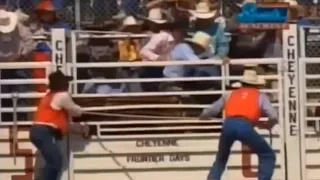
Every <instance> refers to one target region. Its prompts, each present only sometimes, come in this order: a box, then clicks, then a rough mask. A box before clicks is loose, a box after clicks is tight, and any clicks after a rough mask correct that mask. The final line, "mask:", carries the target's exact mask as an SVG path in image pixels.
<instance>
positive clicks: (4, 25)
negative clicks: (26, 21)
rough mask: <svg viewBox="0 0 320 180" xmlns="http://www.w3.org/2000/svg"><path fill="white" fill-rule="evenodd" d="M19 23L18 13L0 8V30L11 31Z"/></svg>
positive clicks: (3, 31)
mask: <svg viewBox="0 0 320 180" xmlns="http://www.w3.org/2000/svg"><path fill="white" fill-rule="evenodd" d="M17 24H18V15H17V14H16V13H13V12H8V11H5V10H3V9H1V10H0V32H2V33H10V32H12V31H13V30H14V29H15V28H16V26H17Z"/></svg>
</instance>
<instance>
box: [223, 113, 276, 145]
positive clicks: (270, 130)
mask: <svg viewBox="0 0 320 180" xmlns="http://www.w3.org/2000/svg"><path fill="white" fill-rule="evenodd" d="M228 118H238V119H243V120H247V119H248V118H246V117H244V116H231V117H227V118H226V119H228ZM267 130H268V131H269V139H270V141H269V145H270V146H271V147H272V143H273V138H272V137H273V134H272V129H267Z"/></svg>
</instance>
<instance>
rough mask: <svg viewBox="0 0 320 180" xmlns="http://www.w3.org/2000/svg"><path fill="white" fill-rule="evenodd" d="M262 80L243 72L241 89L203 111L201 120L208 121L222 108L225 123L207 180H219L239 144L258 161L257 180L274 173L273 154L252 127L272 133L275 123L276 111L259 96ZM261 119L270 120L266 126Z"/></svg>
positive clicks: (255, 74)
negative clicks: (237, 143)
mask: <svg viewBox="0 0 320 180" xmlns="http://www.w3.org/2000/svg"><path fill="white" fill-rule="evenodd" d="M263 84H264V80H263V79H261V78H259V77H258V75H257V73H256V71H254V70H245V72H244V76H243V79H242V87H240V88H239V89H236V90H233V91H232V92H231V94H228V95H224V96H222V97H221V98H220V99H219V100H218V101H216V102H214V103H213V104H212V105H211V106H210V107H209V108H207V109H204V110H203V112H202V114H201V116H200V119H202V120H206V119H210V117H212V116H216V115H217V114H219V113H220V111H221V110H222V109H223V108H224V110H225V117H226V118H225V120H224V123H223V127H222V132H221V135H220V139H219V147H218V153H217V156H216V160H215V162H214V164H213V167H212V168H211V170H210V173H209V175H208V180H220V179H221V176H222V174H223V172H224V170H225V167H226V164H227V161H228V158H229V155H230V151H231V147H232V145H233V143H234V142H235V141H236V140H238V141H240V142H241V143H243V144H246V145H247V146H248V147H249V148H250V149H251V150H252V151H253V152H255V153H256V154H257V155H258V158H259V168H258V169H259V170H258V180H271V177H272V175H273V172H274V169H275V161H276V157H275V153H274V152H273V150H272V148H271V147H270V146H269V145H268V143H267V142H266V141H265V140H264V139H263V137H262V136H261V135H259V134H258V133H257V132H256V131H255V130H254V126H255V125H257V126H260V127H263V128H268V129H271V128H272V127H273V126H274V125H275V124H276V123H277V121H278V115H277V112H276V110H275V109H274V108H273V107H272V106H271V102H270V101H269V99H268V98H267V96H266V95H265V94H263V93H261V92H259V89H258V88H259V86H261V85H263ZM261 115H266V116H268V118H269V121H267V122H259V119H260V117H261Z"/></svg>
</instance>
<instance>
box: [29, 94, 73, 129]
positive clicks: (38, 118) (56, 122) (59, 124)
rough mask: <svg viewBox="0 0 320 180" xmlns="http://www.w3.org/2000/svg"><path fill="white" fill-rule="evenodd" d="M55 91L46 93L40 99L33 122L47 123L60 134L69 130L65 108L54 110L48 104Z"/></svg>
mask: <svg viewBox="0 0 320 180" xmlns="http://www.w3.org/2000/svg"><path fill="white" fill-rule="evenodd" d="M54 95H55V93H48V94H47V95H45V97H43V98H42V99H41V100H40V103H39V105H38V108H37V111H36V113H35V118H34V124H43V125H48V126H51V127H53V128H56V129H58V130H60V132H61V133H62V135H65V134H67V133H68V131H69V123H68V114H67V112H66V111H65V110H63V109H61V110H55V109H53V108H52V107H51V106H50V104H51V101H52V99H53V97H54Z"/></svg>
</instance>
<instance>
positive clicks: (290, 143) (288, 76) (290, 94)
mask: <svg viewBox="0 0 320 180" xmlns="http://www.w3.org/2000/svg"><path fill="white" fill-rule="evenodd" d="M297 30H298V29H297V26H296V25H295V24H290V28H289V29H286V30H284V31H283V57H284V63H285V69H286V71H285V73H284V87H285V88H284V98H285V99H284V104H285V119H284V123H283V124H285V129H286V131H285V138H286V148H287V151H286V154H287V157H291V158H287V160H286V161H287V162H286V164H287V170H288V172H287V176H288V177H287V179H293V180H294V179H297V178H300V177H301V169H300V159H299V158H292V157H299V156H300V149H299V147H300V145H299V135H298V130H299V122H298V118H299V111H298V99H299V97H298V77H299V76H298V75H299V74H298V42H297V36H298V35H297Z"/></svg>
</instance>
